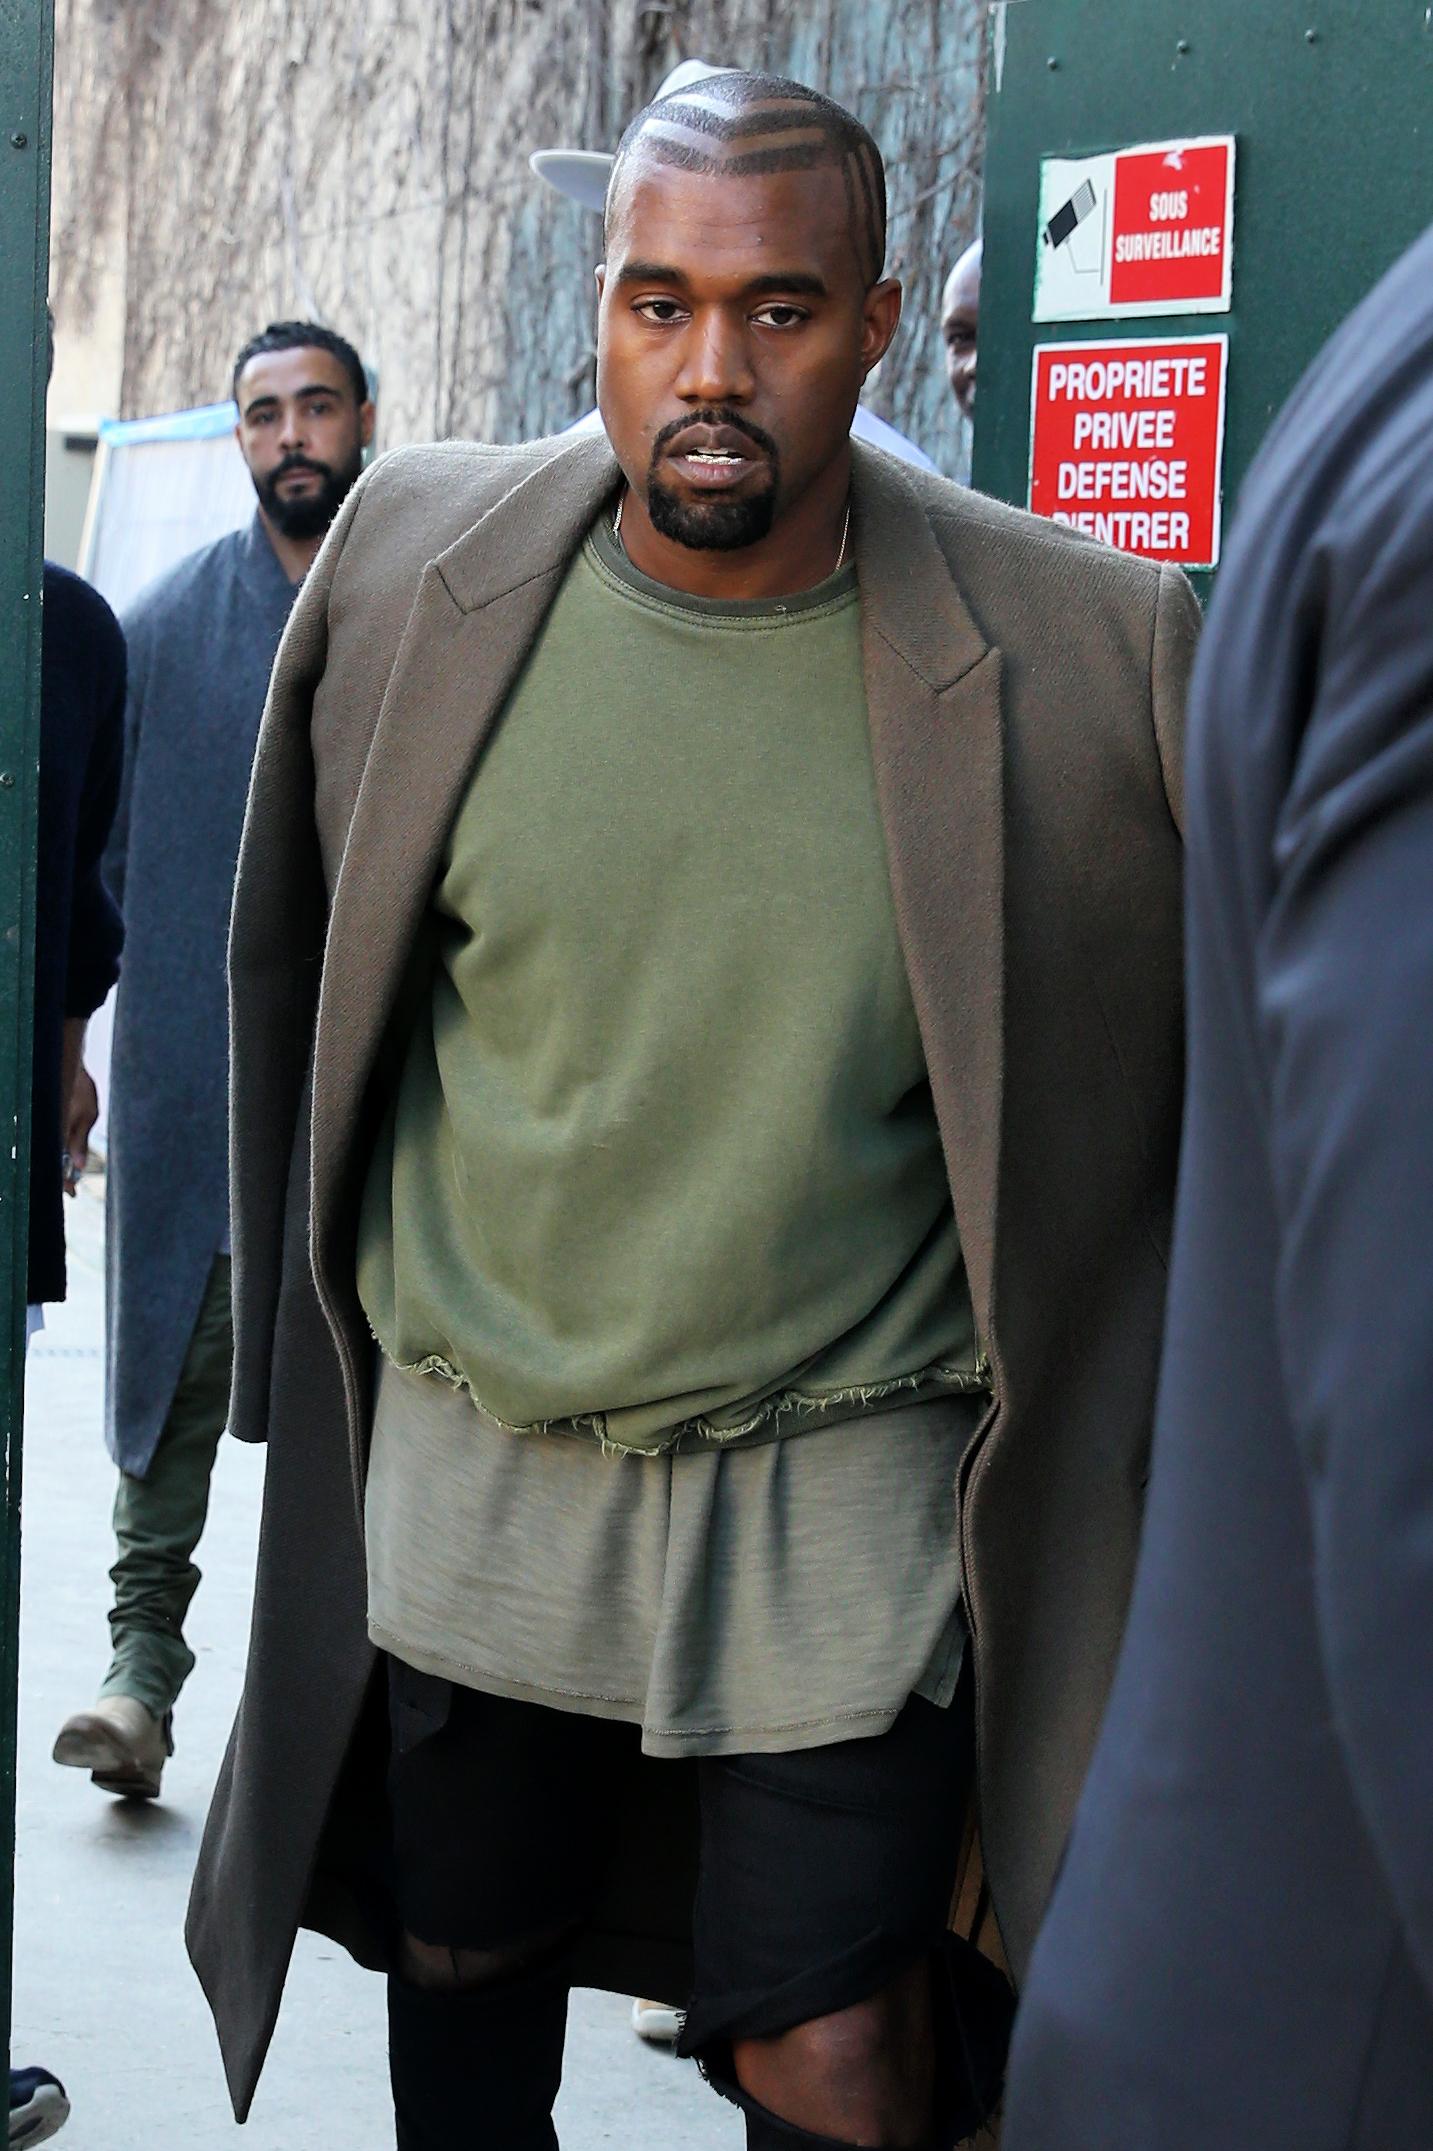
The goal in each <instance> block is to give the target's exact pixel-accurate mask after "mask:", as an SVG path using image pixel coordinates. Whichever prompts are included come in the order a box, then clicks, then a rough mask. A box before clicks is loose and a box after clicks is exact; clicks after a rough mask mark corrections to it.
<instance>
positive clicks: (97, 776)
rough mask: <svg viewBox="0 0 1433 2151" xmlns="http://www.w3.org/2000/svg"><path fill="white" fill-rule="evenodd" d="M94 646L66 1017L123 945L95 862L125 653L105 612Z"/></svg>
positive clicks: (115, 748) (83, 1009)
mask: <svg viewBox="0 0 1433 2151" xmlns="http://www.w3.org/2000/svg"><path fill="white" fill-rule="evenodd" d="M95 643H96V649H97V660H96V708H95V712H94V726H93V730H92V731H91V734H90V741H89V753H88V755H87V757H86V760H85V771H84V780H83V783H82V785H81V789H80V807H79V819H78V823H77V826H76V831H75V873H74V896H73V901H72V903H71V907H70V946H69V956H68V963H67V967H66V977H65V1014H66V1016H80V1017H84V1016H92V1015H93V1014H94V1012H95V1010H96V1009H97V1008H98V1007H99V1005H100V1003H101V1002H102V1001H103V1000H104V997H105V995H106V994H107V993H108V992H109V990H110V987H111V986H112V985H113V984H114V982H115V980H116V979H117V978H118V976H119V952H120V948H121V946H122V944H123V941H124V928H123V927H122V925H121V924H120V914H119V907H118V904H117V903H116V901H115V898H114V897H113V895H112V894H111V892H110V889H109V887H108V885H107V883H106V880H105V877H104V874H103V872H102V871H101V861H102V859H103V857H104V854H105V846H106V844H107V843H108V841H109V838H110V832H111V829H112V827H113V824H114V819H115V809H116V806H117V803H118V799H119V791H120V781H121V768H122V764H123V760H124V711H125V650H124V638H123V636H122V635H121V633H120V630H119V623H118V621H117V620H115V619H114V617H113V615H112V614H111V613H110V612H109V609H108V607H105V608H104V613H103V616H102V618H101V619H99V620H97V623H96V632H95Z"/></svg>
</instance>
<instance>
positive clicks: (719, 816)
mask: <svg viewBox="0 0 1433 2151" xmlns="http://www.w3.org/2000/svg"><path fill="white" fill-rule="evenodd" d="M859 611H860V608H859V600H858V594H857V589H856V582H855V575H854V571H853V570H850V569H847V570H846V571H844V572H842V573H840V574H838V575H836V576H834V577H833V578H832V579H831V580H830V581H828V582H826V583H824V584H822V585H820V586H819V587H818V588H816V589H815V590H812V591H809V592H807V593H805V594H803V595H801V596H799V597H795V598H789V599H784V600H780V601H765V602H761V603H741V604H737V603H722V602H717V601H712V600H705V599H700V598H692V597H687V596H685V595H682V594H680V593H678V592H675V591H673V590H670V589H668V588H667V587H666V586H665V585H661V584H657V583H653V582H651V581H649V580H648V579H647V578H646V577H644V576H642V575H640V574H639V573H638V572H637V571H636V570H635V569H634V568H633V567H632V566H631V564H630V563H629V562H628V561H627V559H626V556H625V554H624V553H623V552H622V550H621V547H620V543H619V541H618V540H617V539H616V538H614V536H613V534H612V532H611V531H610V529H609V528H608V527H607V525H606V523H605V522H604V523H602V524H600V525H599V526H598V527H597V528H596V529H595V530H594V532H593V533H592V534H591V536H590V537H589V539H588V541H587V543H586V545H585V546H584V548H583V550H582V551H581V552H580V554H579V555H578V557H577V558H576V560H575V561H574V563H573V565H572V567H571V569H570V570H569V572H568V574H567V576H566V578H565V580H564V582H563V585H562V587H561V590H560V591H559V594H558V596H557V598H556V600H555V601H554V604H553V606H552V609H551V611H550V612H549V614H548V617H547V619H546V621H545V623H544V625H543V628H542V630H541V633H540V634H539V636H538V638H537V640H536V642H535V644H534V646H533V649H532V651H531V653H530V655H529V657H528V660H527V663H526V665H525V667H524V670H523V672H522V674H521V676H520V678H519V679H518V681H517V683H516V685H515V686H514V689H513V691H512V693H511V695H510V697H509V701H508V704H507V707H506V709H505V711H504V713H503V716H502V719H501V723H500V725H499V727H498V729H497V731H496V734H495V736H494V738H493V739H492V741H491V743H490V745H489V747H488V749H487V751H486V753H485V755H484V757H483V760H482V763H481V765H480V767H479V769H478V771H477V773H476V776H475V779H474V781H473V783H472V784H471V785H470V787H469V789H468V793H467V796H466V798H465V800H464V802H463V805H462V807H461V808H460V810H459V812H458V815H457V818H456V821H455V823H454V826H453V829H452V832H451V835H450V838H449V842H448V847H447V852H446V856H445V858H444V862H443V866H442V869H441V872H440V875H439V878H438V881H437V884H436V887H435V890H434V895H433V911H434V920H433V924H434V930H435V941H436V962H435V965H434V970H433V981H432V989H431V994H430V995H426V996H425V997H424V998H423V999H422V1001H421V1002H420V1006H419V1013H418V1017H417V1020H416V1023H415V1025H414V1027H413V1029H412V1032H411V1035H410V1037H409V1039H408V1041H407V1045H406V1051H405V1057H404V1058H403V1060H402V1064H401V1075H400V1077H399V1080H398V1083H397V1088H396V1093H395V1096H394V1099H393V1103H392V1107H391V1110H390V1112H389V1114H388V1118H387V1124H386V1128H385V1132H384V1135H383V1138H382V1140H381V1141H380V1143H379V1146H378V1149H377V1152H376V1155H375V1158H374V1161H373V1164H372V1167H371V1171H370V1175H369V1179H368V1183H367V1188H366V1194H365V1200H364V1205H363V1213H362V1223H361V1230H360V1245H359V1289H360V1293H361V1295H362V1299H363V1303H364V1306H365V1308H366V1310H367V1313H368V1316H369V1319H370V1321H371V1323H372V1325H373V1328H374V1332H375V1334H376V1336H377V1338H378V1340H379V1343H380V1344H381V1346H382V1348H383V1350H384V1352H385V1354H386V1355H387V1356H388V1358H389V1359H390V1360H392V1361H393V1362H394V1363H395V1364H396V1365H397V1366H400V1367H406V1368H417V1369H421V1370H423V1371H427V1372H432V1373H438V1374H441V1375H443V1376H444V1377H446V1378H447V1379H449V1380H451V1381H452V1382H454V1383H455V1384H456V1385H458V1386H460V1387H463V1388H466V1389H467V1390H469V1391H470V1392H471V1394H472V1396H473V1397H474V1399H475V1400H476V1401H477V1402H478V1403H479V1404H480V1405H481V1406H482V1408H483V1410H484V1411H485V1412H486V1413H487V1414H488V1415H490V1416H491V1417H492V1418H494V1419H496V1420H498V1421H499V1422H500V1423H501V1424H503V1425H505V1426H508V1427H515V1428H529V1427H544V1428H556V1429H559V1430H565V1431H572V1432H576V1433H584V1434H588V1435H591V1436H593V1437H595V1438H597V1439H599V1440H601V1441H603V1442H604V1443H606V1444H608V1445H610V1446H612V1447H615V1448H618V1449H623V1450H634V1451H649V1452H655V1451H660V1450H664V1449H670V1448H673V1447H677V1446H685V1445H687V1444H689V1443H690V1442H692V1441H695V1440H718V1441H732V1440H737V1441H750V1440H769V1439H771V1438H772V1437H773V1436H776V1435H780V1434H783V1433H786V1432H789V1431H792V1430H794V1429H803V1430H804V1429H807V1428H809V1427H811V1426H812V1425H813V1424H819V1423H820V1422H821V1421H822V1420H827V1419H831V1420H834V1419H841V1418H850V1417H852V1416H854V1415H855V1414H857V1413H860V1412H862V1411H864V1410H866V1409H869V1408H871V1407H873V1406H874V1405H876V1404H880V1403H886V1404H889V1403H890V1402H891V1401H893V1400H894V1399H896V1398H899V1397H901V1396H907V1395H908V1396H910V1397H911V1398H913V1399H914V1398H916V1397H919V1396H929V1395H933V1394H939V1393H941V1392H942V1391H945V1390H950V1389H976V1388H980V1387H983V1386H984V1376H983V1371H982V1369H981V1365H980V1360H979V1355H978V1352H977V1346H976V1339H975V1334H974V1325H973V1320H972V1315H971V1308H970V1299H969V1294H968V1290H967V1288H966V1283H965V1276H964V1269H963V1265H962V1262H961V1257H960V1249H959V1245H958V1241H957V1237H956V1231H955V1220H954V1217H953V1215H952V1211H951V1204H950V1194H949V1187H948V1182H947V1178H946V1173H945V1169H944V1165H943V1162H942V1157H941V1148H940V1140H939V1135H938V1131H937V1127H936V1121H935V1115H934V1111H933V1108H932V1103H931V1097H930V1091H929V1086H928V1083H927V1080H926V1072H925V1063H924V1057H923V1053H922V1048H921V1040H920V1035H919V1031H918V1029H917V1025H916V1020H915V1014H914V1010H913V1008H912V1005H911V998H910V992H909V988H908V985H907V981H906V975H905V967H904V963H903V960H902V956H901V950H900V946H899V943H898V940H897V935H896V926H895V917H894V912H893V908H892V902H891V895H890V889H889V884H888V875H887V866H886V857H885V847H884V841H883V835H882V829H881V823H880V817H879V813H878V809H877V802H876V795H875V785H874V778H873V774H872V767H871V756H870V747H869V741H868V734H867V724H866V710H865V697H864V690H863V684H862V670H861V652H860V635H859Z"/></svg>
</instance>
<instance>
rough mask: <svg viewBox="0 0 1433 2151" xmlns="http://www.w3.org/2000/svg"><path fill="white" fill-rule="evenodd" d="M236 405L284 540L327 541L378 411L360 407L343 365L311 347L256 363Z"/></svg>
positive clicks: (242, 444)
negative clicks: (318, 538) (325, 534)
mask: <svg viewBox="0 0 1433 2151" xmlns="http://www.w3.org/2000/svg"><path fill="white" fill-rule="evenodd" d="M236 400H237V402H238V406H239V423H238V426H237V428H236V431H237V434H238V441H239V448H240V452H241V453H242V455H243V458H244V461H245V462H246V463H247V464H248V466H249V475H250V476H251V477H252V479H253V481H254V490H255V492H256V493H257V494H258V496H259V502H260V505H261V506H262V507H263V509H264V512H265V514H266V515H267V516H268V517H269V519H270V521H271V522H272V523H273V525H274V528H275V529H276V530H278V531H279V532H281V533H282V535H283V536H284V537H286V538H316V537H319V536H321V535H322V533H323V532H324V531H325V530H327V529H328V526H329V524H330V523H331V522H332V521H333V519H334V517H335V516H336V515H337V513H338V511H339V508H340V506H341V505H342V502H343V499H344V496H345V494H347V492H348V491H349V489H350V487H351V486H352V485H353V484H354V482H355V480H356V479H357V477H358V475H359V472H360V471H361V470H362V468H363V451H364V449H365V448H366V447H367V445H368V443H369V442H370V441H371V440H372V438H373V405H372V404H371V403H360V402H359V401H358V399H357V397H356V396H355V394H354V388H353V382H352V380H351V378H350V376H349V372H348V369H347V367H346V366H345V365H344V364H343V362H342V360H341V359H338V358H335V357H334V355H333V353H332V352H331V351H321V350H318V349H317V348H315V347H313V346H311V345H303V346H301V347H300V348H298V349H297V350H293V351H261V352H260V353H259V354H258V356H257V357H255V358H251V359H250V361H249V363H248V365H247V366H246V367H245V368H244V371H243V372H242V373H241V374H240V376H239V380H238V385H237V389H236Z"/></svg>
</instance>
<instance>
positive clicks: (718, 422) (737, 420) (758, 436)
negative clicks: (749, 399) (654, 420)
mask: <svg viewBox="0 0 1433 2151" xmlns="http://www.w3.org/2000/svg"><path fill="white" fill-rule="evenodd" d="M693 426H729V427H730V428H731V431H732V432H733V433H744V434H745V435H746V437H747V439H748V440H749V441H752V442H754V443H755V445H756V446H757V447H758V448H760V449H761V450H762V451H763V453H764V454H766V455H768V456H771V457H772V458H773V459H775V458H776V457H778V456H779V454H780V450H779V449H778V448H777V445H776V443H775V441H774V440H773V439H772V438H771V435H770V434H769V433H763V431H762V429H761V427H760V426H756V425H753V424H752V422H751V420H750V419H749V418H743V417H742V416H741V414H740V412H739V411H723V410H719V409H717V408H715V407H713V408H711V409H709V410H704V411H688V412H687V414H686V416H685V417H683V418H674V419H673V420H672V422H671V424H670V425H669V426H663V428H662V430H661V432H660V433H659V434H658V435H657V438H656V439H655V440H654V441H653V443H652V461H653V462H654V463H655V462H656V460H657V458H658V456H660V455H661V453H662V450H663V449H664V448H667V447H669V446H670V445H671V443H672V442H673V441H674V440H676V438H677V436H678V435H679V434H682V433H689V432H690V431H691V429H692V427H693Z"/></svg>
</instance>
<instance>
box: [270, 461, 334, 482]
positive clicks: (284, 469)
mask: <svg viewBox="0 0 1433 2151" xmlns="http://www.w3.org/2000/svg"><path fill="white" fill-rule="evenodd" d="M292 471H312V472H313V474H314V476H315V477H316V478H331V477H332V476H333V472H332V471H331V470H330V468H329V466H328V464H327V463H315V462H314V460H313V458H312V457H311V456H285V457H284V459H283V462H282V463H276V464H275V465H274V467H273V469H272V470H271V471H270V472H269V484H270V485H273V484H275V483H276V482H277V481H278V480H279V479H280V478H287V477H288V476H289V474H290V472H292Z"/></svg>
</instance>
